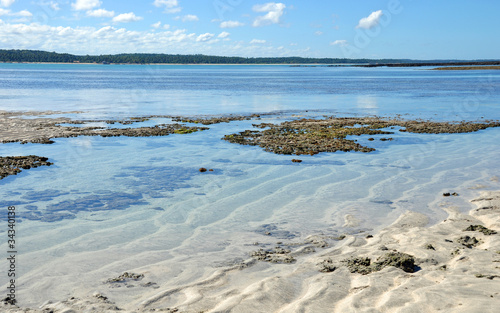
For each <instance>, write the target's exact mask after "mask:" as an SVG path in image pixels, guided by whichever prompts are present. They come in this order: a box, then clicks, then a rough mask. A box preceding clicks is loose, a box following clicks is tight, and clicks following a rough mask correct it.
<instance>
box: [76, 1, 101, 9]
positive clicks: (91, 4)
mask: <svg viewBox="0 0 500 313" xmlns="http://www.w3.org/2000/svg"><path fill="white" fill-rule="evenodd" d="M101 4H102V2H101V1H99V0H76V2H75V3H72V4H71V6H72V7H73V9H75V10H76V11H83V10H92V9H93V8H97V7H100V6H101Z"/></svg>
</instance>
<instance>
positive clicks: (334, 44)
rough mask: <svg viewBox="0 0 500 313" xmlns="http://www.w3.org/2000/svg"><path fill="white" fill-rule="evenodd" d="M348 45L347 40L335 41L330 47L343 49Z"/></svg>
mask: <svg viewBox="0 0 500 313" xmlns="http://www.w3.org/2000/svg"><path fill="white" fill-rule="evenodd" d="M347 45H348V43H347V40H343V39H342V40H335V41H334V42H330V46H341V47H345V46H347Z"/></svg>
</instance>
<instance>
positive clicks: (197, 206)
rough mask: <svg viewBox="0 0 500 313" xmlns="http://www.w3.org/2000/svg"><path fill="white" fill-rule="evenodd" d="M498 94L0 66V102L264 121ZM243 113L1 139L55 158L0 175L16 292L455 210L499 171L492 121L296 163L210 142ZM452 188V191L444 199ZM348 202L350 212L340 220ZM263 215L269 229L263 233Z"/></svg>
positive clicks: (489, 100) (266, 72)
mask: <svg viewBox="0 0 500 313" xmlns="http://www.w3.org/2000/svg"><path fill="white" fill-rule="evenodd" d="M499 106H500V71H467V72H459V71H457V72H454V71H453V72H451V71H428V70H426V69H424V68H418V69H386V68H375V69H374V68H370V69H364V68H327V67H316V68H294V67H287V66H125V65H122V66H103V65H35V64H0V110H11V111H21V110H22V111H25V110H26V111H27V110H37V111H44V110H60V111H76V110H77V111H83V113H82V114H80V115H78V117H79V118H104V117H106V118H122V117H131V116H139V115H150V114H167V115H170V114H172V115H175V114H181V115H200V114H229V113H267V112H275V113H276V114H275V115H270V116H264V117H263V119H262V121H261V122H279V121H281V120H283V119H286V118H292V117H291V116H292V115H295V116H311V117H317V116H322V115H333V114H335V115H352V114H361V115H366V114H370V115H372V114H376V115H383V116H394V115H395V114H404V115H405V116H407V117H409V118H433V119H437V120H463V119H468V120H476V119H481V118H488V119H500V110H499ZM68 116H71V117H74V116H76V115H74V114H68ZM164 122H169V120H168V119H154V120H152V121H149V122H147V123H145V124H144V125H153V124H155V123H164ZM257 122H259V121H257ZM252 123H256V121H238V122H232V123H229V124H227V123H223V124H219V125H212V126H210V130H208V131H204V132H198V133H194V134H188V135H171V136H167V137H159V138H124V137H120V138H100V137H79V138H68V139H56V143H55V144H53V145H34V144H28V145H20V144H4V145H1V146H0V155H2V156H6V155H28V154H36V155H42V156H46V157H49V158H50V159H51V161H52V162H54V163H55V165H54V166H51V167H44V168H39V169H34V170H30V171H25V172H23V173H22V174H20V175H18V176H11V177H8V178H6V179H3V180H2V181H0V204H1V205H0V208H3V209H2V210H6V209H7V206H10V205H16V207H17V209H18V212H19V213H20V214H21V215H22V216H24V217H25V218H23V219H22V222H21V223H19V225H18V240H19V260H20V261H19V262H20V264H22V266H21V265H19V268H18V273H19V275H20V281H21V284H22V285H21V286H22V288H20V291H19V292H20V295H21V298H22V299H24V300H23V301H25V304H29V305H35V304H37V303H38V302H37V301H39V300H46V299H47V298H48V297H58V296H60V295H61V294H65V292H68V291H67V290H70V289H71V288H79V287H78V286H80V285H82V286H85V287H88V288H93V287H92V286H93V285H92V284H96V281H98V282H99V284H100V281H101V280H102V277H108V276H109V277H111V276H112V275H114V274H116V273H121V272H123V271H131V270H134V269H137V268H140V269H142V270H145V269H146V270H147V269H151V268H153V267H154V266H159V265H158V264H161V266H162V267H164V268H168V271H166V272H165V273H167V274H165V275H167V276H168V275H170V274H172V273H177V274H178V273H181V272H186V271H192V272H193V275H197V274H199V275H200V277H201V275H202V274H203V273H206V272H205V270H206V269H207V268H213V267H216V266H218V265H219V264H221V262H222V263H224V262H227V261H228V260H238V259H242V258H243V259H244V258H246V257H248V253H249V252H250V251H251V250H252V249H253V248H252V247H250V246H249V244H250V243H252V242H256V241H258V242H264V243H270V244H271V243H274V242H276V241H282V240H287V241H288V240H289V241H293V240H296V241H299V240H302V239H303V238H305V237H306V236H308V235H311V234H317V233H325V234H332V235H335V234H341V233H353V232H359V231H360V230H366V231H370V230H373V229H377V228H379V227H381V226H383V225H387V224H388V223H390V222H391V221H393V220H394V219H395V218H397V216H399V214H401V213H403V212H404V211H406V210H414V211H418V212H422V213H425V214H427V215H429V216H430V217H431V219H432V221H437V220H439V219H441V218H444V217H445V216H446V214H445V213H444V212H443V211H442V209H441V208H440V205H441V204H442V203H443V201H447V202H448V203H450V204H453V205H456V206H457V207H458V208H459V209H461V210H468V208H469V206H468V203H467V201H468V200H469V199H470V198H471V197H473V196H474V195H475V192H477V190H475V189H471V188H479V187H481V186H482V187H481V188H487V189H488V188H490V189H495V188H496V189H498V185H497V184H498V183H495V182H494V181H492V180H491V178H492V177H493V176H495V175H496V176H500V166H498V155H500V147H499V145H498V139H499V138H500V130H499V129H488V130H484V131H481V132H478V133H473V134H456V135H446V134H441V135H417V134H407V133H399V132H396V133H395V134H394V135H393V136H391V137H393V138H394V139H395V140H394V141H392V142H381V141H374V142H368V140H367V138H364V137H360V138H359V141H360V143H362V144H363V143H365V144H367V145H370V146H372V147H374V148H376V149H377V151H376V152H373V153H369V154H363V153H334V154H319V155H316V156H304V157H301V158H302V159H303V160H304V162H303V163H301V164H295V163H292V162H291V158H292V157H291V156H281V155H274V154H271V153H267V152H264V151H262V150H261V149H260V148H257V147H248V146H239V145H234V144H230V143H227V142H225V141H222V140H220V138H222V137H223V136H224V135H225V134H229V133H233V132H236V131H242V130H244V129H250V128H251V127H252V125H251V124H252ZM200 167H206V168H212V169H214V172H207V173H200V172H199V171H198V168H200ZM449 191H457V192H459V193H460V195H461V196H460V197H454V198H449V199H446V200H443V197H442V193H443V192H449ZM346 215H348V216H349V219H350V220H353V221H357V222H356V223H353V224H349V225H348V224H346V223H345V218H346ZM2 216H3V215H2ZM2 223H4V221H2ZM266 225H267V226H266ZM269 225H270V226H269ZM269 227H271V228H273V229H275V230H274V232H275V233H276V234H278V235H277V237H273V236H271V237H270V236H264V235H262V232H263V230H264V229H269ZM5 229H6V227H3V228H1V227H0V230H1V231H2V233H4V234H5ZM0 249H2V250H3V251H6V243H5V242H4V241H2V242H1V246H0ZM2 262H3V263H1V264H0V266H2V268H3V267H4V266H7V264H6V263H5V261H2ZM54 268H57V271H54ZM169 273H170V274H169ZM172 275H173V274H172ZM96 277H101V278H100V280H99V279H97V278H96ZM6 279H7V278H6V277H4V276H2V277H1V278H0V283H1V285H5V284H6ZM40 286H44V287H43V289H44V290H45V291H44V292H43V293H42V294H38V293H40V292H41V291H40V290H39V289H40ZM58 286H62V287H58ZM68 286H69V287H68ZM82 288H83V287H82ZM37 292H38V293H37ZM42 302H43V301H42ZM21 304H23V303H21Z"/></svg>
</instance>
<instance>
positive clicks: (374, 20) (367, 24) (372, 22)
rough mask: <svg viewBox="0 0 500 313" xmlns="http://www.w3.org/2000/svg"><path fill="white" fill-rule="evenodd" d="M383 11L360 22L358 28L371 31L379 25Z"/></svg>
mask: <svg viewBox="0 0 500 313" xmlns="http://www.w3.org/2000/svg"><path fill="white" fill-rule="evenodd" d="M382 15H383V13H382V10H378V11H375V12H372V13H371V14H370V15H369V16H368V17H363V18H362V19H360V20H359V23H358V26H356V28H364V29H369V28H372V27H375V26H377V25H378V23H379V21H380V18H381V17H382Z"/></svg>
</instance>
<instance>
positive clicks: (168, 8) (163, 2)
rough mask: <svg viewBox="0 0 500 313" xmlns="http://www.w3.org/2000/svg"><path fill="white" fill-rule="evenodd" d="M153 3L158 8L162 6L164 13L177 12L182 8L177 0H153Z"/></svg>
mask: <svg viewBox="0 0 500 313" xmlns="http://www.w3.org/2000/svg"><path fill="white" fill-rule="evenodd" d="M153 5H154V6H156V7H158V8H160V7H162V6H164V7H165V12H166V13H178V12H180V11H181V10H182V8H181V7H180V6H179V1H177V0H155V2H154V3H153Z"/></svg>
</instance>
